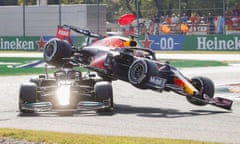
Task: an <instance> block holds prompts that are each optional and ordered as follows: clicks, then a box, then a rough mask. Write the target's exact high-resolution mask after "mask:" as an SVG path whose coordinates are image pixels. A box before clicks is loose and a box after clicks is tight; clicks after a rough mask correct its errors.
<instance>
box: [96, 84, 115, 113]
mask: <svg viewBox="0 0 240 144" xmlns="http://www.w3.org/2000/svg"><path fill="white" fill-rule="evenodd" d="M95 95H96V101H97V102H102V103H108V104H109V107H107V108H104V109H100V110H98V111H97V112H99V113H101V112H108V111H111V110H112V109H113V90H112V84H111V82H108V81H101V82H97V83H96V84H95Z"/></svg>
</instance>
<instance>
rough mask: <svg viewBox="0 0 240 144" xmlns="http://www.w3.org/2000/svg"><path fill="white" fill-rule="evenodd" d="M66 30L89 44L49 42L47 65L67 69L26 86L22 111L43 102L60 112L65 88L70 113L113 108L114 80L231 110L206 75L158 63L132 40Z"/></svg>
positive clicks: (152, 54)
mask: <svg viewBox="0 0 240 144" xmlns="http://www.w3.org/2000/svg"><path fill="white" fill-rule="evenodd" d="M63 27H65V28H68V29H70V30H73V31H75V32H77V33H80V34H84V35H86V36H87V37H88V40H87V43H85V44H84V45H83V46H80V47H74V46H72V45H71V43H70V42H68V41H66V40H62V39H57V38H54V39H51V40H49V41H48V42H47V44H46V45H45V48H44V52H43V55H44V60H45V62H46V63H47V64H49V65H53V66H56V67H58V68H61V69H62V68H64V70H60V71H57V72H55V73H54V78H52V79H49V78H48V77H47V76H45V77H40V78H39V79H37V80H32V82H31V83H30V84H25V85H22V86H21V89H20V111H22V112H25V110H28V108H29V107H28V105H31V106H32V105H33V103H35V104H36V105H38V104H39V103H40V104H39V105H41V102H48V104H49V105H52V107H53V108H55V109H58V108H59V105H61V104H60V101H56V99H58V100H60V99H63V98H66V97H65V96H66V95H65V94H64V92H60V93H58V89H60V90H61V89H62V88H64V89H68V93H69V95H70V96H69V97H68V101H69V103H68V104H67V106H70V108H74V109H77V108H81V107H82V108H85V107H86V106H88V105H91V104H92V105H93V107H95V105H101V107H100V108H103V109H106V108H107V109H109V108H110V109H112V108H113V98H112V97H113V96H112V87H111V81H114V80H122V81H125V82H128V83H130V84H132V85H133V86H134V87H136V88H139V89H151V90H154V91H158V92H162V91H173V92H175V93H178V94H179V95H182V96H186V99H187V101H188V102H190V103H191V104H194V105H197V106H204V105H207V104H210V105H214V106H217V107H220V108H224V109H227V110H230V109H231V106H232V103H233V101H231V100H228V99H226V98H220V97H214V89H215V87H214V83H213V81H212V80H211V79H209V78H207V77H202V76H196V77H193V78H187V77H185V76H184V75H183V74H182V73H181V72H180V71H179V70H178V69H177V68H175V67H173V66H171V65H170V64H169V63H168V62H161V61H158V60H157V59H156V56H155V53H154V52H153V51H152V50H150V49H147V48H140V47H139V45H138V42H137V41H136V40H135V39H134V36H130V37H125V36H108V37H103V36H101V35H99V34H96V33H93V32H90V31H88V30H85V29H81V28H79V27H75V26H69V25H64V26H63ZM90 38H96V39H97V41H95V42H93V43H91V42H90V40H89V39H90ZM72 67H82V68H86V69H88V70H89V71H93V72H96V73H97V76H99V77H100V79H99V80H98V81H97V80H90V79H87V80H85V79H84V78H83V77H82V76H81V75H80V74H81V72H79V71H73V70H72ZM66 68H68V69H66ZM69 68H70V70H69ZM42 83H43V84H42ZM62 91H64V90H62ZM89 103H90V104H89ZM36 107H37V106H36ZM40 107H41V106H39V108H40ZM60 107H62V105H61V106H60Z"/></svg>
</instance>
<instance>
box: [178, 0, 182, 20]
mask: <svg viewBox="0 0 240 144" xmlns="http://www.w3.org/2000/svg"><path fill="white" fill-rule="evenodd" d="M181 3H182V2H181V0H179V1H178V10H179V15H180V16H181Z"/></svg>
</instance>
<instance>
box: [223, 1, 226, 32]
mask: <svg viewBox="0 0 240 144" xmlns="http://www.w3.org/2000/svg"><path fill="white" fill-rule="evenodd" d="M225 11H226V3H225V0H223V34H224V35H225V34H226V29H225V20H226V15H225Z"/></svg>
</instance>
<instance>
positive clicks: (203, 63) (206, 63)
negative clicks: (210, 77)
mask: <svg viewBox="0 0 240 144" xmlns="http://www.w3.org/2000/svg"><path fill="white" fill-rule="evenodd" d="M167 61H169V62H170V64H171V65H173V66H175V67H211V66H227V65H228V63H225V62H221V61H210V60H167Z"/></svg>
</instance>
